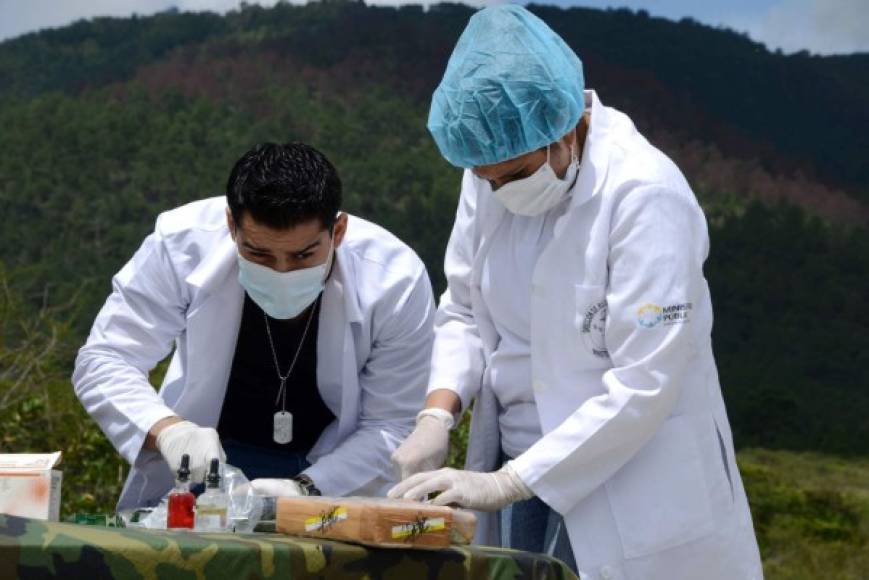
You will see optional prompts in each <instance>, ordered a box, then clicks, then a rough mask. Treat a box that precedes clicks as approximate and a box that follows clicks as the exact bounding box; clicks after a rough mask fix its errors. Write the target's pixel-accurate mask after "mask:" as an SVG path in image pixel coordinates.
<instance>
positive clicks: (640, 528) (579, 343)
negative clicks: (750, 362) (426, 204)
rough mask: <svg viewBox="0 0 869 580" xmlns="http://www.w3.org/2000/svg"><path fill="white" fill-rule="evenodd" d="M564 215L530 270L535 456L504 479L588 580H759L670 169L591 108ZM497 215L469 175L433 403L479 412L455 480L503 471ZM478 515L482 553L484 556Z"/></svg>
mask: <svg viewBox="0 0 869 580" xmlns="http://www.w3.org/2000/svg"><path fill="white" fill-rule="evenodd" d="M586 101H587V107H589V108H590V110H591V124H590V128H589V132H588V136H587V139H586V143H585V146H584V150H583V154H582V160H581V165H580V172H579V175H578V178H577V182H576V184H575V186H574V187H573V189H572V192H571V196H572V198H571V201H570V207H569V209H568V210H567V212H566V213H565V214H564V215H563V216H561V217H560V218H559V220H558V222H557V223H556V225H555V231H554V236H553V238H552V240H551V241H550V242H549V243H548V245H547V246H546V248H545V249H544V250H543V252H542V253H541V255H540V257H539V258H538V260H537V264H536V266H535V270H534V275H533V278H532V283H531V288H530V289H523V288H511V289H509V290H508V289H505V291H529V292H530V293H531V364H532V377H533V379H532V385H531V387H532V388H533V392H534V399H535V402H536V405H537V410H538V413H539V417H540V424H541V427H542V431H543V436H542V438H541V439H540V440H539V441H538V442H537V443H535V444H534V445H533V446H532V447H531V448H530V449H528V451H526V452H525V453H523V454H521V455H520V456H519V457H518V458H516V460H515V462H514V465H515V468H516V469H517V471H518V473H519V475H520V476H521V478H522V479H523V481H525V483H526V484H528V486H529V487H530V488H531V490H532V491H533V492H534V493H535V494H536V495H537V496H538V497H540V498H541V499H542V500H543V501H544V502H546V503H547V504H548V505H549V506H550V507H552V508H553V509H554V510H556V511H557V512H558V513H560V514H562V515H563V516H564V521H565V525H566V528H567V530H568V535H569V537H570V542H571V546H572V547H573V552H574V555H575V557H576V562H577V565H578V567H579V571H580V577H581V578H582V579H583V580H585V579H595V580H597V579H600V580H611V579H629V580H679V579H684V580H694V579H697V578H703V579H704V580H718V579H720V580H733V579H737V578H738V579H740V580H743V579H755V578H761V577H762V570H761V566H760V557H759V553H758V549H757V543H756V540H755V536H754V530H753V526H752V522H751V515H750V512H749V509H748V503H747V499H746V495H745V491H744V489H743V486H742V482H741V479H740V477H739V472H738V470H737V466H736V460H735V453H734V448H733V443H732V437H731V432H730V427H729V423H728V419H727V415H726V411H725V408H724V403H723V399H722V396H721V389H720V387H719V384H718V375H717V371H716V367H715V361H714V359H713V355H712V346H711V337H710V334H711V328H712V307H711V301H710V296H709V291H708V287H707V284H706V281H705V279H704V277H703V271H702V267H703V262H704V260H705V258H706V255H707V252H708V236H707V230H706V223H705V219H704V217H703V213H702V210H701V209H700V207H699V205H698V203H697V201H696V199H695V197H694V195H693V193H692V192H691V189H690V187H689V186H688V184H687V182H686V181H685V179H684V178H683V176H682V174H681V173H680V172H679V170H678V168H676V167H675V165H674V164H673V163H672V162H671V161H670V160H669V159H668V158H667V157H666V156H664V155H663V154H662V153H661V152H660V151H658V150H657V149H655V148H654V147H652V146H651V145H650V144H649V143H648V142H647V141H646V140H645V139H644V138H643V137H642V136H641V135H640V134H639V133H638V132H637V131H636V129H635V127H634V126H633V124H632V123H631V121H630V119H628V118H627V117H626V116H625V115H624V114H622V113H620V112H618V111H616V110H614V109H611V108H607V107H604V106H603V105H602V104H601V103H600V101H599V100H598V98H597V96H596V95H595V93H594V92H593V91H588V92H587V93H586ZM506 211H507V210H506V208H505V207H504V206H503V205H502V204H501V203H500V202H499V201H498V200H497V198H496V197H495V196H494V195H493V194H492V191H491V188H490V187H489V185H488V184H487V182H485V181H484V180H481V179H479V178H476V177H475V176H474V175H473V173H472V172H470V171H466V172H465V175H464V179H463V183H462V193H461V199H460V202H459V208H458V212H457V215H456V221H455V225H454V229H453V231H452V235H451V238H450V242H449V246H448V249H447V255H446V260H445V273H446V277H447V282H448V289H447V291H446V293H445V294H444V296H443V297H442V299H441V304H440V307H439V309H438V314H437V316H436V325H435V326H436V329H435V332H436V339H435V345H434V352H433V357H432V361H433V362H432V376H431V379H430V381H429V388H430V389H432V390H434V389H438V388H448V389H452V390H454V391H455V392H456V393H457V394H458V395H459V396H460V398H461V399H462V403H463V407H464V408H467V406H468V404H469V403H470V400H471V399H472V398H475V399H476V402H475V405H474V411H473V420H472V427H471V435H470V440H469V444H468V463H467V466H466V467H467V468H468V469H472V470H477V471H491V470H494V469H497V468H498V467H499V464H498V458H499V453H500V444H499V433H498V422H497V414H498V407H497V401H496V398H495V397H494V395H493V393H492V392H491V390H490V389H488V388H487V385H486V381H484V380H483V377H484V374H485V370H486V367H487V361H488V359H489V357H490V356H491V354H492V352H493V349H494V347H495V345H496V344H497V340H498V336H497V332H496V331H495V327H494V324H493V321H492V318H491V316H490V313H489V312H488V310H487V308H486V305H485V303H484V301H483V300H482V298H481V294H480V275H481V274H480V273H481V271H482V266H483V262H484V260H485V259H486V256H487V254H488V244H489V243H490V242H491V239H492V235H493V232H494V231H495V229H496V228H497V227H498V224H499V223H500V220H501V218H502V217H503V216H504V215H505V212H506ZM481 515H482V521H481V524H482V525H481V526H480V528H479V532H480V533H479V535H478V541H481V542H483V543H497V538H498V536H497V532H496V530H495V529H494V527H493V524H495V523H496V520H495V519H494V518H493V517H492V516H491V515H485V514H481Z"/></svg>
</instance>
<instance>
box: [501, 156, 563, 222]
mask: <svg viewBox="0 0 869 580" xmlns="http://www.w3.org/2000/svg"><path fill="white" fill-rule="evenodd" d="M570 157H571V159H570V165H568V167H567V173H566V174H565V175H564V179H559V178H558V175H556V174H555V170H554V169H552V165H550V164H549V147H547V148H546V163H544V164H543V165H541V166H540V169H538V170H537V171H535V172H534V173H533V174H532V175H530V176H528V177H525V178H523V179H517V180H516V181H511V182H510V183H505V184H504V185H502V186H501V187H499V188H498V189H496V190H495V196H497V198H498V199H500V200H501V203H503V204H504V205H505V206H506V207H507V209H508V210H510V211H511V212H512V213H514V214H516V215H524V216H535V215H540V214H542V213H544V212H546V211H548V210H550V209H552V208H553V207H555V206H556V205H558V204H559V203H560V202H561V201H562V200H564V198H565V197H567V192H568V191H570V188H571V187H572V186H573V182H574V181H575V180H576V174H577V173H578V172H579V159H577V157H576V152H575V151H573V149H571V152H570Z"/></svg>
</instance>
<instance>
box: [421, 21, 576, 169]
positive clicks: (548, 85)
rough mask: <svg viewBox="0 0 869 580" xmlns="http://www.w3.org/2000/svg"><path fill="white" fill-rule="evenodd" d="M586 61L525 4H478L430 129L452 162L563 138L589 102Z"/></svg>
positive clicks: (509, 155)
mask: <svg viewBox="0 0 869 580" xmlns="http://www.w3.org/2000/svg"><path fill="white" fill-rule="evenodd" d="M584 88H585V82H584V80H583V75H582V63H581V62H580V60H579V58H578V57H577V56H576V54H575V53H574V52H573V50H571V49H570V47H569V46H567V44H566V43H565V42H564V40H562V39H561V37H560V36H558V35H557V34H555V32H554V31H553V30H552V29H551V28H549V26H547V25H546V23H544V22H543V21H542V20H540V19H539V18H538V17H537V16H534V15H533V14H531V13H530V12H529V11H528V10H526V9H525V8H522V7H521V6H513V5H500V6H492V7H489V8H485V9H483V10H480V11H479V12H477V13H476V14H474V16H472V17H471V20H470V21H469V22H468V26H467V28H465V31H464V32H463V33H462V36H461V37H460V38H459V42H458V43H457V44H456V48H455V49H454V50H453V54H452V56H450V61H449V63H448V64H447V70H446V72H445V73H444V78H443V80H441V83H440V85H438V88H437V89H436V90H435V92H434V95H433V96H432V103H431V111H430V112H429V117H428V129H429V131H431V134H432V136H433V137H434V140H435V142H436V143H437V145H438V148H439V149H440V151H441V154H442V155H443V156H444V157H445V158H446V159H447V161H449V162H450V163H452V164H453V165H457V166H459V167H477V166H479V165H490V164H493V163H500V162H501V161H506V160H508V159H513V158H515V157H519V156H520V155H524V154H525V153H528V152H531V151H534V150H536V149H539V148H541V147H545V146H546V145H549V144H551V143H554V142H555V141H558V140H559V139H560V138H562V137H563V136H564V135H566V134H567V133H568V132H569V131H570V130H571V129H573V128H574V127H575V126H576V124H577V123H578V122H579V118H580V117H581V116H582V112H583V109H584V107H585V99H584V96H583V89H584Z"/></svg>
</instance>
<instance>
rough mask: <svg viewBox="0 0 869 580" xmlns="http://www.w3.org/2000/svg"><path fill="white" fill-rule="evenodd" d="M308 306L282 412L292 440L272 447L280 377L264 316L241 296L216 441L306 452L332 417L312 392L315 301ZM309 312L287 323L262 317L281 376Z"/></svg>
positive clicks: (314, 388)
mask: <svg viewBox="0 0 869 580" xmlns="http://www.w3.org/2000/svg"><path fill="white" fill-rule="evenodd" d="M313 308H314V313H313V315H312V316H313V318H312V319H311V326H310V328H309V329H308V334H307V337H306V338H305V342H304V344H303V345H302V349H301V351H300V352H299V358H298V360H297V361H296V366H295V367H294V368H293V372H292V374H291V375H290V376H289V378H288V379H287V397H286V400H287V407H286V408H287V411H289V412H290V413H292V414H293V440H292V441H291V442H289V443H287V444H280V443H275V441H274V439H273V435H274V430H273V429H274V427H273V425H274V423H273V420H274V414H275V413H276V412H277V411H280V410H281V401H280V400H279V401H278V402H277V405H276V404H275V398H276V397H277V395H278V389H279V387H280V379H278V374H277V371H276V370H275V363H274V359H273V358H272V351H271V347H270V346H269V338H268V334H267V333H266V326H265V325H266V321H265V316H264V313H263V311H262V309H261V308H260V307H259V306H257V304H256V303H255V302H254V301H253V300H251V298H250V297H249V296H248V295H247V293H245V296H244V310H243V313H242V317H241V325H240V326H239V330H238V342H237V344H236V347H235V356H234V358H233V361H232V370H231V371H230V375H229V383H228V385H227V388H226V397H225V398H224V401H223V408H222V410H221V413H220V422H219V423H218V426H217V432H218V434H219V435H220V438H221V440H230V439H231V440H235V441H238V442H239V443H245V444H248V445H256V446H258V447H264V448H268V449H273V450H279V449H283V450H286V451H291V452H297V453H303V454H306V453H308V452H309V451H310V450H311V447H313V445H314V443H316V442H317V439H318V438H319V437H320V434H321V433H322V432H323V430H324V429H325V428H326V427H327V426H328V425H329V423H331V422H332V421H333V420H334V419H335V415H334V413H332V411H331V410H329V408H328V407H327V406H326V404H325V403H324V402H323V399H322V397H321V396H320V391H319V390H318V388H317V335H318V332H319V328H318V327H319V314H320V300H317V301H316V302H315V304H314V306H313ZM309 312H310V310H306V311H305V312H303V313H302V314H301V315H300V316H298V317H297V318H296V319H292V320H277V319H274V318H269V319H268V324H269V327H270V329H271V333H272V338H273V339H274V345H275V352H276V353H277V358H278V364H279V365H280V367H281V374H282V375H283V374H286V373H287V371H288V370H289V369H290V363H291V362H292V360H293V355H294V354H295V353H296V349H297V348H299V341H300V340H302V335H303V333H304V330H305V324H306V323H307V321H308V314H309Z"/></svg>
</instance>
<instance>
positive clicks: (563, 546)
mask: <svg viewBox="0 0 869 580" xmlns="http://www.w3.org/2000/svg"><path fill="white" fill-rule="evenodd" d="M508 459H509V458H508V457H506V456H504V462H505V463H506V462H507V460H508ZM499 518H500V523H501V546H503V547H505V548H513V549H515V550H525V551H527V552H537V553H542V554H547V555H549V556H553V557H555V558H558V559H559V560H561V561H562V562H564V563H565V564H567V566H568V567H569V568H570V569H571V570H573V572H574V574H579V572H578V571H577V568H576V559H575V558H574V557H573V549H572V548H571V547H570V539H569V538H568V537H567V530H566V529H565V527H564V518H562V517H561V516H560V515H559V514H558V512H556V511H555V510H553V509H552V508H550V507H549V506H548V505H546V504H545V503H544V502H543V500H541V499H540V498H538V497H537V496H534V497H532V498H531V499H526V500H522V501H517V502H516V503H513V504H510V505H508V506H507V507H505V508H504V509H502V510H501V511H500V512H499Z"/></svg>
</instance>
